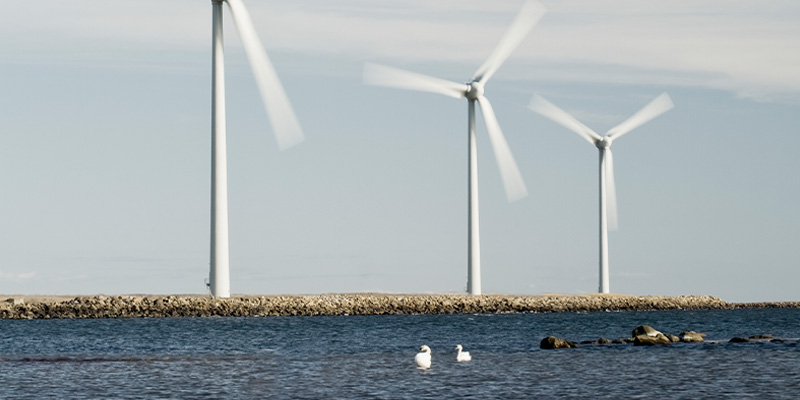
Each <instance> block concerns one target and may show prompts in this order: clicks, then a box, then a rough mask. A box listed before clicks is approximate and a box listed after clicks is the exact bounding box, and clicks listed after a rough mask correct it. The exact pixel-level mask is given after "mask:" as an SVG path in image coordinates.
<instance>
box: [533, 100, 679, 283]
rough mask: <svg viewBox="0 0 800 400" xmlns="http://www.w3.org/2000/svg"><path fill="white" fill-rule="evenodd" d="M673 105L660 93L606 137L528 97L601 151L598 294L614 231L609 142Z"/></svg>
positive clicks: (605, 276) (536, 107)
mask: <svg viewBox="0 0 800 400" xmlns="http://www.w3.org/2000/svg"><path fill="white" fill-rule="evenodd" d="M672 107H673V104H672V99H670V98H669V95H668V94H667V93H662V94H661V95H659V96H658V97H656V98H655V99H654V100H653V101H651V102H650V103H648V104H647V105H646V106H644V107H643V108H642V109H641V110H639V111H638V112H636V114H633V115H632V116H631V117H630V118H628V119H627V120H625V121H624V122H623V123H621V124H619V125H617V126H615V127H613V128H611V129H609V130H608V132H606V134H605V136H600V135H598V134H597V133H596V132H595V131H593V130H591V129H589V128H588V127H587V126H586V125H584V124H582V123H580V122H579V121H578V120H577V119H575V118H574V117H573V116H571V115H569V114H567V113H566V111H564V110H562V109H560V108H558V107H557V106H555V105H554V104H553V103H551V102H549V101H547V100H545V99H544V98H543V97H542V96H539V95H538V94H534V95H533V99H531V104H530V105H529V108H530V109H531V110H533V111H536V112H537V113H539V114H541V115H543V116H545V117H547V118H549V119H551V120H553V121H555V122H557V123H558V124H560V125H562V126H564V127H565V128H567V129H569V130H571V131H573V132H575V133H577V134H578V135H580V136H581V137H583V138H584V139H586V140H587V141H589V143H592V144H593V145H595V146H597V149H598V150H600V285H599V291H600V293H609V288H608V231H609V230H612V231H615V230H617V189H616V185H615V183H614V159H613V157H612V155H611V142H613V141H614V140H616V139H619V138H620V137H622V135H624V134H626V133H628V132H630V131H632V130H633V129H635V128H637V127H638V126H640V125H642V124H644V123H646V122H648V121H650V120H651V119H653V118H655V117H657V116H659V115H661V114H663V113H665V112H667V111H669V110H670V109H671V108H672Z"/></svg>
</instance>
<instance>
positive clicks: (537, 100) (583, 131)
mask: <svg viewBox="0 0 800 400" xmlns="http://www.w3.org/2000/svg"><path fill="white" fill-rule="evenodd" d="M528 108H530V109H531V110H533V111H535V112H537V113H539V114H541V115H543V116H545V117H547V118H549V119H550V120H552V121H553V122H556V123H558V124H559V125H561V126H563V127H565V128H567V129H569V130H571V131H573V132H575V133H577V134H578V135H581V137H582V138H584V139H586V140H587V141H588V142H589V143H592V144H594V143H596V142H598V141H600V140H603V138H602V137H601V136H600V135H598V134H597V132H595V131H593V130H591V129H590V128H589V127H587V126H586V125H584V124H582V123H581V122H580V121H578V120H577V119H575V117H573V116H572V115H569V114H567V112H566V111H564V110H562V109H560V108H558V106H556V105H555V104H553V103H551V102H549V101H547V100H545V98H544V97H542V96H539V95H538V94H534V95H533V98H532V99H531V104H529V105H528Z"/></svg>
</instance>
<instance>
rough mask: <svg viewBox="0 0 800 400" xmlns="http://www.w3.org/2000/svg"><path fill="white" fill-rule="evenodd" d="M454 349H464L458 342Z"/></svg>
mask: <svg viewBox="0 0 800 400" xmlns="http://www.w3.org/2000/svg"><path fill="white" fill-rule="evenodd" d="M456 350H458V351H461V350H464V348H463V347H461V345H460V344H458V345H456Z"/></svg>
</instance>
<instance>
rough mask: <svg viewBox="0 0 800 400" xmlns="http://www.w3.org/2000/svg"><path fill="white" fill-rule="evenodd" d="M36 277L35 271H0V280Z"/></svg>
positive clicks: (22, 279) (23, 279)
mask: <svg viewBox="0 0 800 400" xmlns="http://www.w3.org/2000/svg"><path fill="white" fill-rule="evenodd" d="M35 277H36V272H4V271H0V280H5V281H15V282H20V281H27V280H31V279H33V278H35Z"/></svg>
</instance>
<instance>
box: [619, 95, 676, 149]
mask: <svg viewBox="0 0 800 400" xmlns="http://www.w3.org/2000/svg"><path fill="white" fill-rule="evenodd" d="M674 106H675V105H674V104H673V103H672V99H670V97H669V95H668V94H667V93H666V92H664V93H661V95H659V96H658V97H656V98H655V99H653V101H651V102H650V103H648V104H647V105H646V106H644V107H643V108H642V109H641V110H639V111H637V112H636V114H633V115H632V116H631V117H630V118H628V119H626V120H625V122H623V123H621V124H619V125H617V126H615V127H613V128H611V129H609V130H608V133H607V134H606V136H608V137H609V138H611V139H617V138H619V137H620V136H622V135H624V134H626V133H628V132H630V131H632V130H633V129H635V128H636V127H638V126H640V125H642V124H644V123H645V122H647V121H650V120H651V119H653V118H655V117H657V116H659V115H661V114H663V113H665V112H667V111H669V110H670V109H672V107H674Z"/></svg>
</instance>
